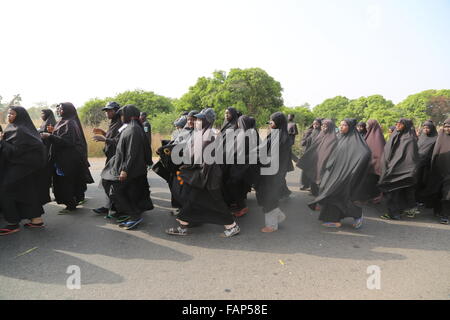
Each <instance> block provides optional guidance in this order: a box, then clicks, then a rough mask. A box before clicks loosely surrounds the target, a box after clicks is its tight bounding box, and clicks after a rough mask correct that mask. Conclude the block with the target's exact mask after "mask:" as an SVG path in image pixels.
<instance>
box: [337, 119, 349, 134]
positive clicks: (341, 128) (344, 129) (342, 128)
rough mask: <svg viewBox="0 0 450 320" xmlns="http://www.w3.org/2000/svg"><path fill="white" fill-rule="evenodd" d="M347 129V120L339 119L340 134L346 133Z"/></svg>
mask: <svg viewBox="0 0 450 320" xmlns="http://www.w3.org/2000/svg"><path fill="white" fill-rule="evenodd" d="M348 130H349V127H348V124H347V122H345V121H341V125H340V126H339V131H340V132H341V133H342V134H346V133H348Z"/></svg>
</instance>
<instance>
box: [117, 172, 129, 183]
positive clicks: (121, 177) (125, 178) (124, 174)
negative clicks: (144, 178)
mask: <svg viewBox="0 0 450 320" xmlns="http://www.w3.org/2000/svg"><path fill="white" fill-rule="evenodd" d="M127 177H128V175H127V173H126V172H125V171H120V175H119V181H120V182H124V181H125V180H127Z"/></svg>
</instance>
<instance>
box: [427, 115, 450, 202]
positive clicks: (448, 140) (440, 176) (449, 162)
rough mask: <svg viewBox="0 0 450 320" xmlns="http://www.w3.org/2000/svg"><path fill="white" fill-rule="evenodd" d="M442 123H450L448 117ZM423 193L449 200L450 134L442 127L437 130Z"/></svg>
mask: <svg viewBox="0 0 450 320" xmlns="http://www.w3.org/2000/svg"><path fill="white" fill-rule="evenodd" d="M444 125H450V118H448V119H447V120H445V121H444ZM425 193H426V194H427V195H433V194H434V195H438V196H439V197H440V198H441V199H442V200H446V201H450V135H448V134H446V133H445V132H444V128H442V129H441V130H440V131H439V136H438V138H437V141H436V144H435V146H434V150H433V155H432V157H431V172H430V177H429V179H428V185H427V188H426V192H425Z"/></svg>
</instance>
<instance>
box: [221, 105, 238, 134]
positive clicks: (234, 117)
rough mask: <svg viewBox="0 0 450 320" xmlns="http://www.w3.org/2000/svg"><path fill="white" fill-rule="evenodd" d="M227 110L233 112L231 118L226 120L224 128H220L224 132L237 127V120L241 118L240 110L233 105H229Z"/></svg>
mask: <svg viewBox="0 0 450 320" xmlns="http://www.w3.org/2000/svg"><path fill="white" fill-rule="evenodd" d="M226 110H228V112H229V113H230V114H231V120H230V121H228V120H225V121H224V122H223V124H222V128H221V129H220V131H221V132H224V131H225V130H227V129H237V121H238V118H239V113H238V111H237V110H236V109H235V108H233V107H229V108H227V109H226Z"/></svg>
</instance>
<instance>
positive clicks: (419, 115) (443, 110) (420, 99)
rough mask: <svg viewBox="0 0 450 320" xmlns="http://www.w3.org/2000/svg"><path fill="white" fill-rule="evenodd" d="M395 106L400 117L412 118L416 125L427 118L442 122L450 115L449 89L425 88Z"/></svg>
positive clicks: (438, 122)
mask: <svg viewBox="0 0 450 320" xmlns="http://www.w3.org/2000/svg"><path fill="white" fill-rule="evenodd" d="M397 108H398V110H399V112H400V114H401V116H402V117H407V118H411V119H413V120H414V124H415V125H416V126H419V125H421V124H422V123H423V122H424V121H425V120H428V119H431V120H433V121H434V122H436V123H437V124H442V122H443V121H444V120H445V119H446V118H447V117H449V116H450V90H426V91H422V92H419V93H416V94H413V95H410V96H408V97H407V98H406V99H405V100H403V101H402V102H400V103H399V104H398V105H397Z"/></svg>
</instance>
